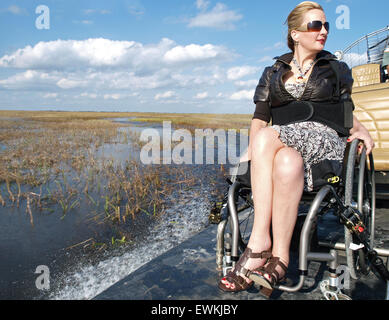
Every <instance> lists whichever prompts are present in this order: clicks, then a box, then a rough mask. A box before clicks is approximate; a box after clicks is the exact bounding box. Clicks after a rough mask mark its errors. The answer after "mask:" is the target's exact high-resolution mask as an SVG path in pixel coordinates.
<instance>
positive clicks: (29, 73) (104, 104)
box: [0, 0, 389, 113]
mask: <svg viewBox="0 0 389 320" xmlns="http://www.w3.org/2000/svg"><path fill="white" fill-rule="evenodd" d="M299 2H300V1H292V0H282V1H268V0H266V1H265V0H256V1H254V0H241V1H236V0H235V1H232V0H219V1H213V0H164V1H160V0H112V1H103V0H51V1H49V0H40V1H33V0H20V1H16V0H14V1H12V0H2V1H1V2H0V38H1V42H0V109H8V110H69V111H74V110H79V111H150V112H206V113H252V112H253V111H254V104H253V102H252V96H253V93H254V90H255V86H256V84H257V82H258V79H259V77H260V76H261V73H262V71H263V69H264V67H266V66H267V65H270V64H272V58H273V57H274V56H277V55H281V54H283V53H285V52H287V51H288V48H287V46H286V40H285V39H286V32H287V29H286V26H285V25H284V22H285V20H286V17H287V16H288V13H289V12H290V11H291V10H292V9H293V8H294V7H295V5H297V4H298V3H299ZM317 2H318V3H320V4H321V5H322V6H323V8H324V10H325V12H326V15H327V20H328V21H329V22H330V23H331V33H330V37H329V41H328V42H327V47H326V49H327V50H329V51H335V50H338V49H344V48H345V47H346V46H347V45H349V44H350V43H351V42H353V41H354V40H357V39H358V38H360V37H361V36H363V35H364V34H366V33H369V32H372V31H375V30H377V29H381V28H383V27H385V26H386V25H389V1H388V0H372V1H366V0H324V1H317ZM39 5H45V6H46V7H47V8H48V9H49V13H48V14H47V15H46V16H44V17H45V18H47V17H49V20H47V19H46V20H45V19H43V20H39V21H40V22H41V24H42V23H43V24H44V23H46V27H47V28H46V29H42V28H38V27H39V23H38V24H37V23H36V21H37V18H39V17H40V16H41V14H43V11H39V12H38V13H36V9H37V7H38V6H39ZM342 8H347V9H348V10H349V22H350V24H349V28H346V29H344V28H343V29H342V28H340V27H337V21H338V22H339V21H340V22H341V23H343V24H344V23H345V22H346V20H344V19H343V17H344V14H345V11H344V10H343V11H338V12H337V10H341V9H342ZM346 27H347V26H346Z"/></svg>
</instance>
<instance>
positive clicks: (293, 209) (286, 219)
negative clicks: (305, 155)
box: [272, 147, 304, 276]
mask: <svg viewBox="0 0 389 320" xmlns="http://www.w3.org/2000/svg"><path fill="white" fill-rule="evenodd" d="M303 188H304V164H303V159H302V158H301V155H300V153H299V152H297V151H296V150H295V149H293V148H288V147H286V148H282V149H280V150H279V151H278V152H277V154H276V156H275V158H274V167H273V203H272V206H273V214H272V233H273V249H272V254H273V256H274V257H280V258H281V261H282V262H283V263H284V264H285V265H286V266H287V265H288V264H289V250H290V242H291V239H292V235H293V230H294V227H295V224H296V219H297V213H298V206H299V203H300V200H301V196H302V193H303ZM277 271H278V272H279V273H280V275H281V276H282V275H283V274H284V272H283V271H282V269H281V268H279V270H278V269H277Z"/></svg>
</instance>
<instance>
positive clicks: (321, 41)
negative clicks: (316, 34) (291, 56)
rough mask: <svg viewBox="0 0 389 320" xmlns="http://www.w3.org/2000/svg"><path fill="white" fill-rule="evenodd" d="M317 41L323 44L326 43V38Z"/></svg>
mask: <svg viewBox="0 0 389 320" xmlns="http://www.w3.org/2000/svg"><path fill="white" fill-rule="evenodd" d="M317 41H319V42H320V43H321V44H325V43H326V40H324V39H319V40H317Z"/></svg>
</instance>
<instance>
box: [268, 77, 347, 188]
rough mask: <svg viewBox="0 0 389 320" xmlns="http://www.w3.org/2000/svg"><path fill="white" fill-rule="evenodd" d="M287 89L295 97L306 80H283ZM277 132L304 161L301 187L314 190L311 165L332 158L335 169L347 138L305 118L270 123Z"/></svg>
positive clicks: (340, 162)
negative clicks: (298, 120) (288, 122)
mask: <svg viewBox="0 0 389 320" xmlns="http://www.w3.org/2000/svg"><path fill="white" fill-rule="evenodd" d="M285 88H286V90H288V92H289V93H290V94H291V95H293V96H294V97H295V98H296V99H298V98H300V97H301V96H302V94H303V93H304V89H305V83H286V84H285ZM272 128H273V129H275V130H276V131H277V132H278V133H279V135H280V136H279V139H280V140H281V142H282V143H284V144H285V145H286V146H288V147H291V148H294V149H295V150H297V151H298V152H299V153H300V154H301V156H302V158H303V161H304V191H312V190H314V183H313V177H312V167H313V166H314V165H315V164H318V163H320V162H321V161H323V160H331V161H330V163H331V166H333V167H335V168H334V171H337V170H339V166H340V167H341V166H342V163H343V157H344V151H345V149H346V139H347V138H341V137H339V136H338V133H337V132H336V131H335V130H334V129H332V128H330V127H328V126H326V125H324V124H321V123H318V122H312V121H306V122H297V123H293V124H289V125H283V126H279V125H273V126H272Z"/></svg>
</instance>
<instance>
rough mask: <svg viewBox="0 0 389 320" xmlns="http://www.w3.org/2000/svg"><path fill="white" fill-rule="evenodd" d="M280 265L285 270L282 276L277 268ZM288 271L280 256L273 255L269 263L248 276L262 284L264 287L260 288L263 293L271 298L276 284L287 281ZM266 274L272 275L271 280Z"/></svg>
mask: <svg viewBox="0 0 389 320" xmlns="http://www.w3.org/2000/svg"><path fill="white" fill-rule="evenodd" d="M278 266H280V267H281V269H282V270H284V271H285V273H284V275H283V276H282V277H280V274H279V273H278V271H277V270H276V268H277V267H278ZM287 271H288V267H287V266H285V264H284V263H282V262H281V260H280V258H279V257H271V258H270V259H269V261H268V263H267V264H265V265H264V266H263V267H260V268H257V269H255V270H253V271H252V272H251V273H250V275H249V277H248V278H249V279H251V280H253V281H254V282H255V283H256V284H258V285H260V286H261V287H262V288H261V290H260V292H261V294H262V295H264V296H265V297H267V298H269V297H270V296H271V294H272V292H273V290H274V286H275V285H276V284H278V283H280V282H282V281H285V279H286V272H287ZM265 274H268V275H269V276H270V280H269V279H267V278H266V277H265Z"/></svg>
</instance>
